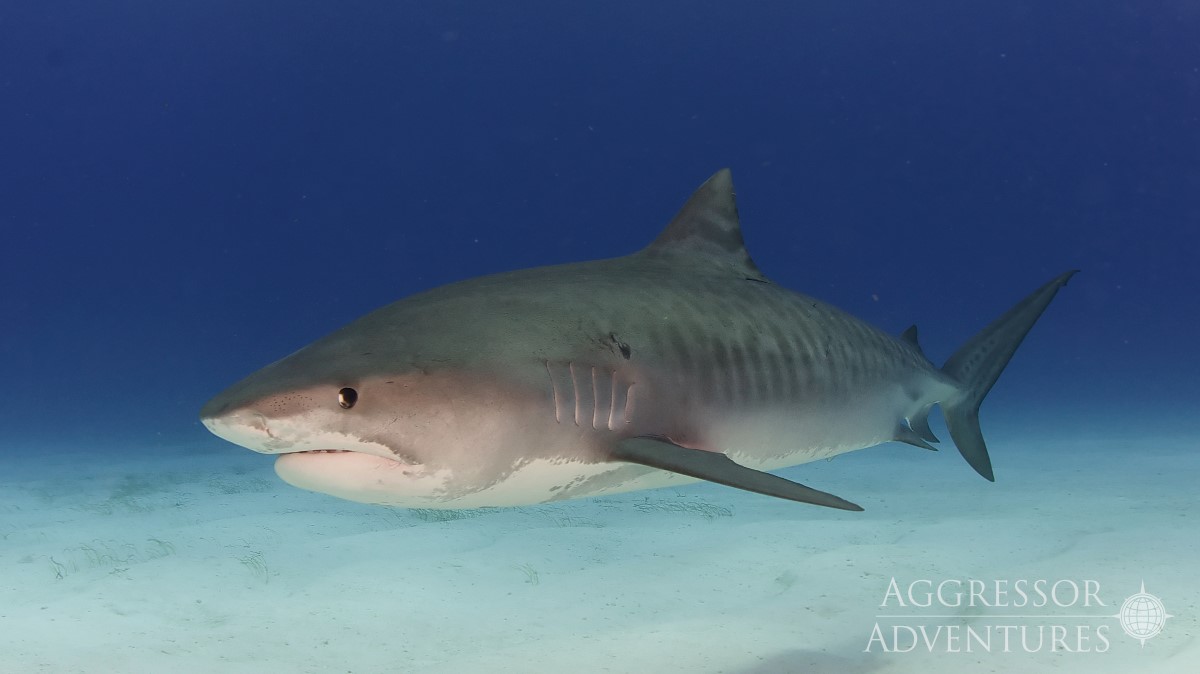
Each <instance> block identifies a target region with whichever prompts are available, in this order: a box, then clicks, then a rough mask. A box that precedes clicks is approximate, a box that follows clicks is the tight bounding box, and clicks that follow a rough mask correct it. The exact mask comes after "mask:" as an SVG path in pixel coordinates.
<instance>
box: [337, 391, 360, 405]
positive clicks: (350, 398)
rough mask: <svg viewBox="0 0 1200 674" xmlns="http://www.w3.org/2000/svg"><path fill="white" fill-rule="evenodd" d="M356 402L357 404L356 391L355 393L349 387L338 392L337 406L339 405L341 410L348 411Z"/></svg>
mask: <svg viewBox="0 0 1200 674" xmlns="http://www.w3.org/2000/svg"><path fill="white" fill-rule="evenodd" d="M356 402H358V391H355V390H354V389H352V388H350V387H346V388H344V389H342V390H340V391H338V404H339V405H341V406H342V408H343V409H347V410H348V409H350V408H351V407H354V403H356Z"/></svg>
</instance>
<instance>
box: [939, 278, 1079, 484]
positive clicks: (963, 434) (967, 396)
mask: <svg viewBox="0 0 1200 674" xmlns="http://www.w3.org/2000/svg"><path fill="white" fill-rule="evenodd" d="M1077 271H1078V270H1072V271H1069V272H1066V273H1065V274H1062V275H1060V276H1058V277H1057V278H1055V279H1054V280H1052V281H1050V282H1049V283H1047V284H1046V285H1044V286H1042V287H1041V288H1038V289H1037V290H1035V291H1033V293H1032V294H1030V295H1029V296H1028V297H1026V298H1025V299H1023V300H1021V301H1020V302H1018V303H1017V305H1016V306H1015V307H1013V308H1012V309H1009V310H1008V312H1007V313H1005V314H1004V315H1003V316H1001V317H1000V318H997V319H996V320H995V321H993V322H992V324H991V325H989V326H987V327H986V328H984V329H983V330H982V331H980V332H979V334H977V335H975V336H974V337H972V338H971V339H970V341H968V342H967V343H966V344H964V345H963V346H962V347H961V348H959V350H958V351H956V352H955V353H954V355H953V356H950V360H947V361H946V364H945V365H943V366H942V372H944V373H946V374H948V375H950V376H951V377H953V378H954V379H955V380H956V381H958V382H959V384H960V385H961V390H962V395H961V396H959V397H958V398H956V399H954V400H947V401H945V402H943V403H942V412H943V414H944V415H945V417H946V427H947V428H948V429H949V430H950V437H951V438H953V439H954V444H955V445H956V446H957V447H958V451H959V452H960V453H961V454H962V455H963V458H964V459H966V460H967V463H969V464H971V467H972V468H974V469H975V472H977V473H979V474H980V475H982V476H984V477H986V478H987V479H989V480H992V481H993V482H994V481H995V480H996V477H995V475H993V474H992V460H991V459H990V458H988V451H987V445H986V444H984V442H983V433H982V432H981V431H980V430H979V405H980V403H982V402H983V398H984V396H986V395H987V394H988V391H990V390H992V386H993V385H994V384H995V383H996V380H997V379H999V378H1000V373H1001V372H1003V371H1004V366H1005V365H1008V361H1009V359H1011V358H1012V356H1013V353H1015V352H1016V350H1017V347H1018V346H1020V345H1021V340H1023V339H1025V335H1026V334H1027V333H1028V332H1029V329H1030V328H1032V327H1033V324H1034V323H1036V322H1037V319H1038V318H1039V317H1040V316H1041V315H1042V312H1043V311H1045V310H1046V307H1047V306H1049V304H1050V300H1052V299H1054V295H1055V294H1056V293H1058V289H1059V288H1061V287H1063V286H1065V285H1067V281H1069V280H1071V277H1072V276H1074V275H1075V273H1076V272H1077Z"/></svg>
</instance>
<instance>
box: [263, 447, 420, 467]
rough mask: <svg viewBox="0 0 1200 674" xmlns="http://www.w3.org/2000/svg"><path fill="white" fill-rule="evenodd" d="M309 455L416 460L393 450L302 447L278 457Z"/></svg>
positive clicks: (402, 463) (414, 462) (405, 463)
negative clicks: (384, 452) (374, 450)
mask: <svg viewBox="0 0 1200 674" xmlns="http://www.w3.org/2000/svg"><path fill="white" fill-rule="evenodd" d="M301 454H304V455H311V454H361V455H363V456H373V457H376V458H379V459H383V460H385V461H391V462H393V463H398V464H401V465H405V466H411V465H415V464H416V461H409V460H406V459H405V458H404V457H402V456H399V455H397V454H395V453H394V452H392V453H388V454H383V453H379V452H363V451H359V450H357V449H303V450H299V451H295V452H283V453H281V454H279V456H280V457H284V456H296V455H301Z"/></svg>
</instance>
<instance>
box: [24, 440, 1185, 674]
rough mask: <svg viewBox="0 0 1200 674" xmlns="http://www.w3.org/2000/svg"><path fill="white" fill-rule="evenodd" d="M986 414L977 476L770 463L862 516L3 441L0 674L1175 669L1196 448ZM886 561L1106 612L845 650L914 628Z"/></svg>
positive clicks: (872, 453) (693, 491)
mask: <svg viewBox="0 0 1200 674" xmlns="http://www.w3.org/2000/svg"><path fill="white" fill-rule="evenodd" d="M985 423H986V419H985ZM985 431H986V432H987V435H988V439H989V442H990V444H991V447H992V456H993V459H994V461H995V464H996V473H997V476H998V482H997V483H996V484H989V483H987V482H986V481H984V480H983V479H981V478H979V477H978V476H976V475H974V473H972V472H971V471H970V469H969V468H968V467H967V466H966V464H965V463H964V462H963V461H962V460H961V459H960V458H959V457H958V456H957V453H956V452H954V450H953V449H950V448H947V449H946V451H942V452H940V453H938V454H934V453H930V452H925V451H923V450H918V449H915V448H912V447H908V446H905V445H885V446H881V447H877V448H873V449H869V450H865V451H861V452H855V453H852V454H848V455H845V456H842V457H839V458H837V459H835V460H833V461H829V462H818V463H815V464H808V465H805V466H800V467H797V468H793V469H788V470H786V471H783V474H784V475H787V476H789V477H792V478H793V479H797V480H799V481H802V482H805V483H806V484H809V485H811V486H814V487H817V488H820V489H824V490H828V491H831V492H833V493H835V494H838V495H840V496H843V497H846V498H849V499H851V500H854V501H856V502H858V503H860V504H862V505H863V506H864V507H866V509H867V510H866V512H863V513H843V512H835V511H832V510H827V509H822V508H816V507H812V506H804V505H797V504H792V503H788V502H785V501H779V500H775V499H770V498H765V497H760V496H756V495H751V494H745V493H742V492H738V491H735V490H731V489H726V488H722V487H717V486H713V485H696V486H690V487H686V488H677V489H665V490H659V491H652V492H638V493H632V494H625V495H620V496H614V497H610V498H603V499H595V500H585V501H577V502H568V503H562V504H554V505H547V506H538V507H529V508H521V509H503V510H494V511H470V512H467V513H462V515H463V516H460V517H458V518H455V519H444V520H443V519H440V518H438V517H437V516H436V515H437V514H436V513H429V512H416V511H405V510H393V509H388V508H381V507H373V506H365V505H358V504H354V503H349V502H345V501H339V500H336V499H333V498H331V497H326V496H322V495H319V494H311V493H308V492H303V491H300V490H297V489H294V488H292V487H289V486H287V485H285V484H283V483H282V482H280V481H279V480H278V479H277V478H276V477H275V476H274V473H273V472H272V468H271V459H270V458H268V457H262V456H257V455H254V454H252V453H250V452H248V451H245V450H241V449H239V448H236V447H234V446H232V445H224V444H222V443H220V442H219V441H215V440H214V441H210V442H207V443H203V444H200V445H198V446H196V447H190V448H189V447H173V448H166V449H162V450H158V451H154V452H142V453H130V452H128V451H121V450H119V449H117V448H108V447H87V448H78V450H77V451H72V450H69V449H68V450H63V449H50V448H37V447H30V448H28V453H25V454H24V456H25V457H26V458H23V459H19V460H14V459H13V458H12V457H7V458H6V459H5V464H6V465H5V471H4V473H3V475H2V476H0V480H2V485H3V487H2V489H3V491H2V495H0V568H3V570H4V572H3V575H2V576H0V624H2V626H3V628H2V629H0V671H3V672H5V673H8V672H12V673H14V674H17V673H20V674H24V673H31V672H172V673H173V674H182V673H184V672H229V673H235V672H268V671H270V672H336V673H341V672H353V673H354V674H366V673H372V672H731V673H733V672H745V673H748V672H758V673H771V672H916V671H922V672H974V671H981V672H986V671H999V672H1042V671H1062V672H1075V671H1089V672H1120V673H1122V674H1125V673H1128V672H1196V671H1200V641H1198V640H1197V635H1198V634H1200V629H1197V627H1198V620H1197V615H1198V607H1197V605H1198V603H1200V602H1198V600H1200V578H1198V577H1197V576H1198V574H1197V570H1198V569H1200V495H1198V490H1197V488H1196V482H1197V476H1198V475H1200V442H1197V438H1196V437H1170V436H1167V437H1151V436H1146V435H1142V436H1139V437H1136V438H1134V437H1133V436H1132V435H1131V436H1130V437H1129V438H1125V439H1122V438H1114V437H1111V436H1104V435H1099V434H1098V435H1096V436H1095V437H1089V438H1081V437H1075V436H1068V435H1065V434H1064V435H1061V436H1059V437H1055V436H1054V435H1047V434H1046V433H1027V432H1024V431H1023V430H1022V429H1019V428H1009V429H999V430H998V429H996V428H995V427H993V426H987V425H985ZM1030 435H1033V436H1035V439H1034V440H1030V439H1029V436H1030ZM893 577H895V578H896V579H897V580H898V582H900V583H902V584H904V583H907V582H908V581H910V580H916V579H931V580H934V581H940V580H943V579H969V578H977V579H989V580H991V579H1009V580H1014V579H1039V578H1044V579H1051V580H1054V579H1077V580H1080V581H1082V580H1084V579H1090V580H1095V581H1097V582H1098V583H1100V587H1101V591H1100V593H1099V595H1100V598H1101V599H1102V600H1104V601H1105V602H1106V606H1105V607H1091V608H1082V607H1074V608H1073V609H1068V610H1058V609H1056V610H1057V611H1058V612H1059V613H1063V614H1071V615H1081V614H1086V615H1085V617H1083V618H1069V619H1068V618H1061V619H1056V618H1055V617H1054V616H1055V612H1054V611H1051V610H1048V609H1045V608H1041V609H1032V608H1028V607H1027V608H1025V609H1011V608H1009V609H999V608H976V609H967V608H959V609H950V610H948V611H947V612H948V613H951V614H954V615H963V616H966V617H961V618H950V619H927V620H925V621H924V622H925V623H926V624H928V625H929V626H930V628H931V629H933V628H935V627H936V625H938V624H955V625H966V624H971V625H974V626H976V627H980V626H983V625H986V624H988V623H989V622H991V623H992V624H997V625H998V624H1006V623H1007V624H1024V625H1028V626H1030V627H1028V628H1027V629H1030V630H1034V631H1032V632H1029V633H1028V634H1029V635H1030V636H1031V637H1032V636H1033V635H1035V634H1036V630H1037V626H1038V625H1046V626H1049V625H1053V624H1055V623H1063V624H1066V625H1069V626H1072V627H1071V629H1073V630H1074V629H1075V627H1074V626H1075V625H1078V624H1083V625H1088V626H1091V627H1089V628H1088V629H1090V630H1092V632H1089V633H1090V634H1094V630H1095V629H1097V628H1099V626H1101V625H1107V638H1108V642H1109V643H1108V648H1107V650H1106V652H1103V653H1098V652H1088V653H1077V652H1061V651H1060V652H1051V651H1050V650H1049V649H1048V648H1043V649H1042V650H1041V651H1039V652H1036V653H1032V654H1029V653H1025V652H1024V651H1023V650H1021V647H1020V646H1019V645H1015V646H1014V652H1008V653H1005V652H1002V648H1001V647H1000V645H999V638H998V637H994V641H993V644H992V652H978V649H976V652H971V653H966V652H950V653H948V652H946V651H947V649H948V647H947V642H946V641H945V640H944V639H943V640H941V641H940V642H937V643H935V648H934V652H932V653H931V652H929V651H928V649H927V648H926V647H925V646H924V645H921V646H919V647H918V648H916V649H915V650H913V651H912V652H909V653H883V652H880V649H879V648H878V644H876V647H875V648H874V649H873V650H872V651H871V652H866V651H865V649H866V647H867V646H868V643H869V640H870V637H871V634H872V630H873V627H874V625H875V624H876V623H877V622H878V623H880V624H881V628H882V629H883V630H889V629H890V625H891V624H893V623H895V624H901V623H903V624H910V625H919V624H921V622H922V621H920V620H916V619H911V620H909V619H887V618H884V619H880V618H877V616H878V615H880V614H884V613H896V612H897V611H899V612H901V613H903V612H904V611H909V612H912V613H914V614H918V615H919V614H920V613H921V612H922V611H924V612H927V613H928V612H930V611H933V610H936V607H934V608H931V609H916V608H907V609H897V607H895V606H891V607H890V608H888V609H881V608H880V606H879V605H880V603H881V600H882V599H883V598H884V594H885V593H886V591H887V587H888V583H889V580H890V579H891V578H893ZM1143 581H1144V582H1145V584H1146V590H1147V592H1150V593H1153V594H1155V595H1157V596H1158V597H1160V598H1161V599H1162V601H1163V603H1164V604H1165V606H1166V609H1167V611H1168V612H1169V613H1170V614H1171V615H1172V616H1173V617H1172V618H1170V619H1168V621H1167V623H1166V626H1165V628H1164V629H1163V631H1162V633H1161V634H1160V635H1158V636H1157V637H1155V638H1153V639H1151V640H1150V641H1148V642H1147V643H1146V644H1145V646H1144V647H1143V646H1139V644H1138V642H1137V640H1135V639H1132V638H1130V637H1128V636H1126V635H1125V634H1124V633H1123V632H1122V631H1121V629H1120V627H1119V625H1118V622H1117V620H1115V619H1113V618H1110V617H1106V616H1110V615H1113V614H1115V613H1116V612H1117V610H1118V608H1119V606H1120V604H1121V602H1122V601H1123V600H1124V599H1125V597H1127V596H1128V595H1130V594H1132V593H1135V592H1137V591H1138V589H1139V585H1140V584H1141V583H1142V582H1143ZM943 610H945V609H943ZM1003 611H1007V612H1009V613H1019V612H1021V611H1024V612H1025V613H1033V614H1036V615H1034V617H1032V618H1019V619H1006V618H1003V617H1001V613H1002V612H1003ZM971 615H974V617H970V616H971ZM1092 615H1095V616H1097V617H1094V618H1092V617H1086V616H1092ZM959 629H962V628H961V627H960V628H959ZM1047 629H1049V628H1047ZM889 634H890V632H889ZM1072 634H1074V632H1072ZM1072 643H1074V637H1072ZM1034 645H1036V644H1034ZM1089 646H1090V647H1091V648H1098V647H1099V646H1100V642H1099V640H1097V639H1096V638H1095V637H1094V636H1092V637H1091V639H1090V642H1089ZM957 650H963V646H962V643H961V642H960V643H959V644H958V649H957Z"/></svg>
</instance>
